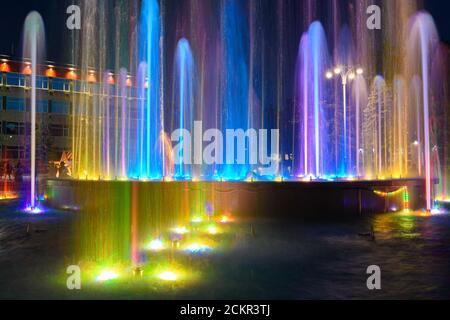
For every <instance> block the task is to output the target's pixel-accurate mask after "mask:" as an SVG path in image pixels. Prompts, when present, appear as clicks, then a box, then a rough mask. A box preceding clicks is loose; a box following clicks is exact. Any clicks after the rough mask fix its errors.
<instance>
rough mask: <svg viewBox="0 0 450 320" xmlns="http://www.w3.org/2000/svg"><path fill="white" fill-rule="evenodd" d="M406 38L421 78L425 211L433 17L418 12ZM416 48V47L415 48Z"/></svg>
mask: <svg viewBox="0 0 450 320" xmlns="http://www.w3.org/2000/svg"><path fill="white" fill-rule="evenodd" d="M410 28H411V29H410V33H409V38H408V44H409V45H410V47H409V51H408V52H409V55H408V59H409V63H410V66H411V68H414V67H417V68H418V69H415V72H417V73H418V74H419V75H420V76H421V79H422V99H423V105H422V107H423V109H422V110H421V113H423V132H424V137H423V139H424V147H423V148H424V151H425V164H424V166H425V180H426V201H427V211H431V209H432V207H433V195H432V184H433V181H432V179H433V180H434V177H432V172H431V161H432V159H431V152H432V151H431V146H430V143H431V141H430V139H431V137H430V133H431V131H430V111H431V110H430V102H431V101H430V100H431V96H430V94H431V88H430V84H431V81H430V76H431V68H430V66H431V61H430V60H431V57H432V54H431V53H432V52H433V51H434V50H436V45H437V43H438V39H439V38H438V35H437V31H436V27H435V25H434V22H433V18H432V17H431V16H430V15H429V14H427V13H422V12H421V13H418V14H417V15H415V16H414V17H413V18H412V20H411V27H410ZM416 48H418V49H416Z"/></svg>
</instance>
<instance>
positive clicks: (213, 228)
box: [208, 226, 219, 234]
mask: <svg viewBox="0 0 450 320" xmlns="http://www.w3.org/2000/svg"><path fill="white" fill-rule="evenodd" d="M218 232H219V231H218V230H217V228H216V227H215V226H209V227H208V233H209V234H217V233H218Z"/></svg>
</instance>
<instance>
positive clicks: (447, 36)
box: [0, 0, 450, 63]
mask: <svg viewBox="0 0 450 320" xmlns="http://www.w3.org/2000/svg"><path fill="white" fill-rule="evenodd" d="M0 1H1V3H2V4H1V8H2V18H1V19H0V28H1V30H2V37H1V41H0V54H6V55H10V56H14V57H19V56H20V55H21V38H22V28H23V22H24V20H25V17H26V15H27V14H28V13H29V12H30V11H32V10H37V11H38V12H39V13H41V15H42V16H43V19H44V23H45V27H46V37H47V58H48V60H49V61H54V62H57V63H66V62H69V60H70V53H69V51H70V50H69V49H70V48H67V47H64V46H61V44H64V43H67V39H69V33H70V31H69V30H67V28H65V20H66V17H67V15H66V13H65V11H66V8H67V6H68V5H69V4H70V3H71V2H72V1H71V0H46V1H42V0H19V1H11V0H0ZM110 1H113V0H110ZM180 1H182V0H180ZM211 1H212V0H211ZM299 1H301V0H299ZM397 1H402V0H397ZM424 7H425V9H426V10H428V11H429V12H430V13H431V14H432V15H433V17H434V19H435V21H436V24H437V27H438V31H439V34H440V37H441V39H442V40H443V41H445V42H447V43H450V20H449V19H448V14H449V12H450V1H445V0H425V1H424Z"/></svg>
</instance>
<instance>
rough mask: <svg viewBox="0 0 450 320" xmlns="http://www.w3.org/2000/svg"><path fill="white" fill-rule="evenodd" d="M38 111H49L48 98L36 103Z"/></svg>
mask: <svg viewBox="0 0 450 320" xmlns="http://www.w3.org/2000/svg"><path fill="white" fill-rule="evenodd" d="M36 112H40V113H47V112H48V100H39V101H38V102H37V103H36Z"/></svg>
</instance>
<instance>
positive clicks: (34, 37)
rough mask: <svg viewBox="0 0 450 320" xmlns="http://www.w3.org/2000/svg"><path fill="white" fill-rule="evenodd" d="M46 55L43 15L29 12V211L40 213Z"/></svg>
mask: <svg viewBox="0 0 450 320" xmlns="http://www.w3.org/2000/svg"><path fill="white" fill-rule="evenodd" d="M44 55H45V29H44V22H43V20H42V17H41V16H40V14H39V13H37V12H36V11H33V12H31V13H29V14H28V16H27V18H26V19H25V24H24V38H23V56H24V60H28V61H30V62H31V84H30V87H31V97H30V103H31V108H30V114H31V135H30V139H31V140H30V155H31V156H30V158H31V164H30V167H31V185H30V198H29V204H28V206H27V211H30V212H31V213H39V212H40V210H39V208H37V204H36V198H37V196H36V75H37V73H38V63H39V61H42V60H43V56H44Z"/></svg>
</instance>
